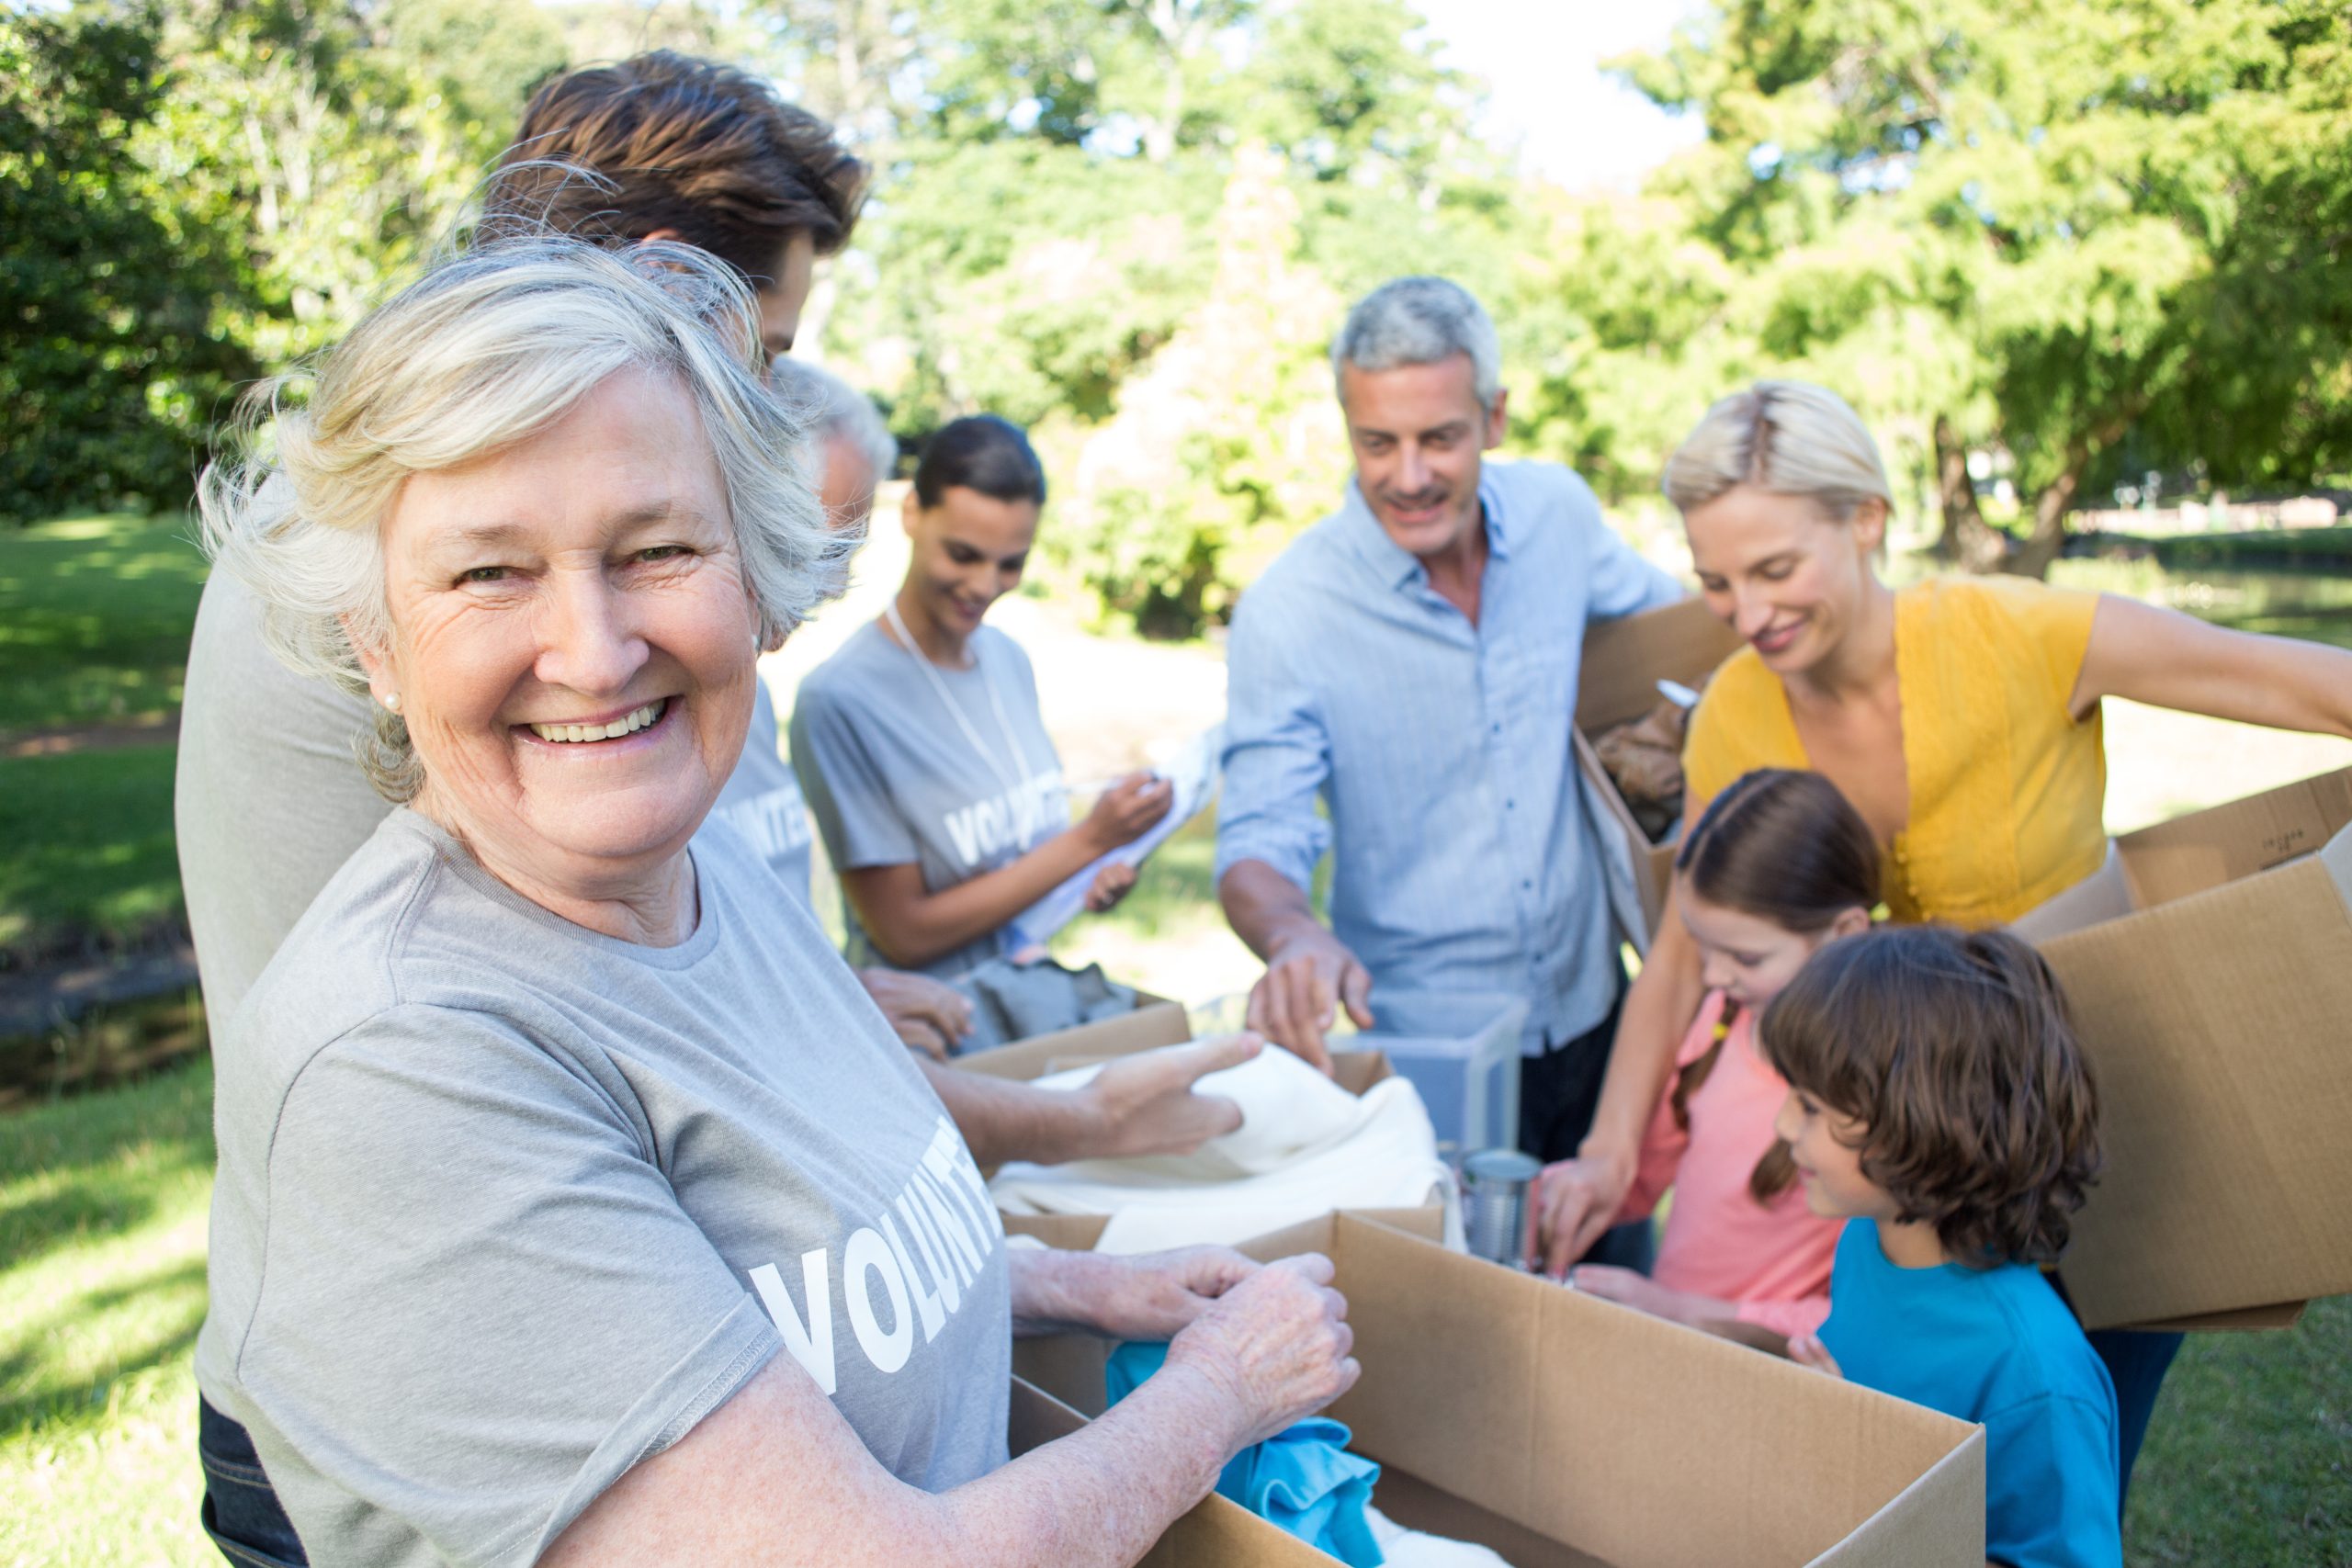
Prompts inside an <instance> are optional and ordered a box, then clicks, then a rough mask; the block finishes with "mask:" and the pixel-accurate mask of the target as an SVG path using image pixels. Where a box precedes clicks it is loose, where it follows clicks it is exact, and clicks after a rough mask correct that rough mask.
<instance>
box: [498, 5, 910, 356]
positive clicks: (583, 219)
mask: <svg viewBox="0 0 2352 1568" xmlns="http://www.w3.org/2000/svg"><path fill="white" fill-rule="evenodd" d="M583 171H584V172H585V174H586V175H588V176H589V177H586V178H582V177H581V175H582V172H583ZM867 175H868V170H867V169H866V166H865V164H863V163H861V162H859V161H858V160H857V158H855V157H854V156H853V155H852V154H851V153H850V152H848V151H847V150H846V149H845V148H843V147H842V145H841V143H840V142H838V141H835V140H834V139H833V128H832V127H831V126H830V125H828V124H826V123H825V122H824V121H823V120H821V119H819V118H817V117H816V116H815V115H813V114H810V113H809V111H808V110H807V109H804V108H801V107H797V106H796V105H793V104H788V103H786V102H785V101H784V100H783V99H782V98H779V97H778V96H776V95H775V89H774V88H772V87H770V86H769V85H767V84H766V83H764V82H763V81H761V80H759V79H758V78H757V77H755V76H752V75H750V74H748V73H744V72H741V71H738V70H736V69H734V68H733V67H732V66H727V65H718V64H714V63H712V62H709V61H707V60H695V59H692V58H690V57H688V56H686V55H683V54H674V53H673V52H671V51H668V50H656V51H654V52H652V53H650V54H640V55H639V56H638V57H637V58H636V59H634V60H625V61H622V62H620V63H619V64H617V65H595V66H590V67H588V68H587V69H585V70H581V71H574V72H571V73H568V74H566V75H563V76H559V77H557V78H556V79H555V80H553V81H551V82H549V83H548V84H547V85H545V86H543V87H541V88H540V89H539V90H538V91H537V93H535V94H533V95H532V97H531V102H530V107H527V108H526V109H525V110H524V111H523V123H522V126H521V128H520V129H518V130H516V131H515V143H514V145H513V146H511V147H509V148H508V149H507V150H506V152H505V154H504V156H503V157H501V158H500V159H499V168H498V173H497V175H495V176H494V177H493V178H492V181H491V186H490V195H489V201H488V206H489V218H490V220H492V223H495V222H496V221H497V220H499V219H501V218H517V219H521V220H526V221H528V222H531V223H534V224H539V225H544V226H546V227H548V228H551V229H559V230H561V231H563V232H565V233H568V234H578V235H580V236H581V237H582V238H583V239H592V240H602V241H605V242H607V243H621V244H633V243H637V242H639V241H642V240H676V241H679V242H682V243H685V244H689V245H693V246H695V247H696V248H697V249H699V250H705V251H708V252H709V253H710V254H712V255H715V256H717V257H718V259H719V260H721V261H723V262H725V263H727V265H729V266H731V267H733V268H734V269H735V270H736V271H737V272H739V273H741V274H742V276H743V277H744V279H745V280H746V281H747V282H749V283H750V284H751V285H752V289H753V290H754V291H755V292H756V293H757V294H758V296H759V301H760V329H761V333H760V335H761V338H762V340H763V342H764V343H765V344H766V345H767V351H768V353H769V354H770V355H780V354H788V353H790V352H791V351H792V340H793V336H794V333H795V332H796V331H797V328H798V326H799V321H800V308H801V306H802V305H803V304H804V303H806V302H807V300H808V298H809V280H810V276H811V273H812V270H813V269H814V267H815V265H816V258H817V257H819V256H820V255H831V254H833V253H834V252H835V251H838V250H839V249H841V247H842V246H843V245H845V244H847V243H849V236H850V231H851V230H852V229H853V228H854V227H855V226H856V224H857V213H858V208H859V206H860V205H861V204H862V203H863V202H864V201H865V182H866V177H867Z"/></svg>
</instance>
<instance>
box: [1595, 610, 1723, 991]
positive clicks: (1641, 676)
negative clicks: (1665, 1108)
mask: <svg viewBox="0 0 2352 1568" xmlns="http://www.w3.org/2000/svg"><path fill="white" fill-rule="evenodd" d="M1740 646H1741V643H1740V637H1739V634H1738V633H1736V632H1735V631H1733V630H1732V629H1731V628H1730V627H1729V626H1725V625H1724V623H1723V622H1722V621H1721V620H1720V619H1718V618H1717V617H1716V615H1715V614H1714V612H1713V611H1712V610H1709V609H1708V608H1707V606H1706V604H1705V603H1704V602H1703V601H1701V600H1698V599H1684V600H1681V601H1679V603H1676V604H1668V605H1666V606H1665V607H1663V608H1661V609H1657V610H1648V611H1645V612H1644V613H1643V614H1641V615H1627V616H1625V617H1623V619H1620V620H1613V621H1595V622H1594V623H1593V624H1592V626H1591V627H1590V628H1589V630H1587V631H1586V633H1585V637H1584V657H1583V661H1582V663H1581V664H1580V665H1579V666H1578V672H1577V723H1576V733H1575V735H1574V737H1573V738H1572V744H1573V745H1574V746H1575V748H1576V760H1577V772H1578V773H1580V774H1581V775H1583V778H1584V782H1585V793H1586V797H1587V799H1588V800H1589V802H1590V804H1591V806H1592V808H1593V811H1594V814H1595V818H1596V820H1595V823H1594V827H1595V828H1596V829H1597V830H1600V831H1602V832H1606V833H1609V834H1610V835H1611V838H1612V839H1613V840H1614V841H1615V842H1616V843H1617V844H1619V845H1621V846H1622V852H1623V856H1624V860H1625V863H1624V865H1623V867H1621V869H1624V870H1628V871H1630V874H1631V875H1632V879H1633V881H1632V886H1631V887H1629V888H1612V889H1611V892H1612V895H1613V897H1612V903H1613V904H1614V905H1615V906H1616V908H1617V918H1618V923H1619V924H1620V925H1623V926H1624V927H1626V928H1627V929H1626V935H1627V937H1628V938H1629V939H1630V940H1631V941H1632V942H1633V943H1634V947H1635V948H1636V949H1637V950H1638V951H1640V952H1643V953H1647V952H1648V951H1649V945H1650V935H1651V933H1652V932H1654V931H1657V920H1658V915H1659V913H1660V911H1661V910H1662V909H1663V908H1665V905H1666V889H1667V885H1668V883H1669V882H1671V881H1672V880H1673V878H1674V851H1675V844H1674V842H1673V841H1672V840H1668V842H1666V843H1663V844H1653V843H1651V842H1650V841H1649V839H1648V837H1647V835H1645V834H1644V833H1643V831H1642V829H1641V827H1640V825H1639V824H1637V823H1636V822H1635V821H1634V814H1633V811H1632V810H1631V808H1629V807H1627V806H1626V805H1625V801H1624V797H1623V795H1619V794H1618V793H1617V786H1616V784H1614V783H1612V782H1611V780H1610V777H1609V774H1608V773H1607V772H1605V771H1604V770H1603V769H1602V768H1601V765H1600V756H1599V755H1598V754H1597V753H1596V752H1595V751H1594V750H1593V749H1592V738H1593V737H1594V736H1597V735H1599V734H1600V733H1601V732H1602V731H1603V730H1606V729H1609V728H1611V727H1613V726H1615V725H1620V724H1623V723H1625V722H1626V721H1627V720H1629V719H1635V718H1639V717H1640V716H1642V715H1644V714H1645V713H1647V712H1649V710H1650V709H1651V708H1652V707H1654V706H1655V705H1657V700H1658V690H1657V683H1658V682H1660V681H1662V680H1664V681H1679V682H1681V683H1682V684H1683V685H1686V686H1690V687H1692V688H1694V689H1695V688H1697V687H1701V686H1703V685H1705V684H1706V683H1707V680H1708V677H1710V676H1712V675H1713V674H1714V672H1715V670H1716V668H1717V667H1718V666H1720V665H1721V664H1722V663H1723V661H1724V660H1726V659H1728V658H1730V657H1731V656H1732V655H1733V654H1735V653H1736V652H1738V651H1739V649H1740ZM1636 922H1638V925H1639V929H1638V930H1635V929H1634V926H1635V924H1636Z"/></svg>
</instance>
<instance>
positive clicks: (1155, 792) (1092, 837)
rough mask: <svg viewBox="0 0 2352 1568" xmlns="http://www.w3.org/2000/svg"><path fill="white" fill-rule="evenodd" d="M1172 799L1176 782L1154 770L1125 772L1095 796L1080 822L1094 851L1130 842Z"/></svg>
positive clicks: (1105, 851) (1146, 829)
mask: <svg viewBox="0 0 2352 1568" xmlns="http://www.w3.org/2000/svg"><path fill="white" fill-rule="evenodd" d="M1175 803H1176V786H1175V785H1174V784H1170V783H1169V782H1168V781H1167V780H1166V779H1163V778H1161V777H1159V775H1158V774H1157V773H1129V774H1128V775H1127V776H1126V777H1125V778H1123V779H1121V780H1120V781H1119V782H1118V783H1117V784H1113V785H1112V786H1111V787H1110V788H1109V789H1106V790H1104V791H1103V793H1102V795H1100V796H1099V797H1097V798H1096V800H1095V802H1094V806H1093V808H1092V809H1091V810H1090V811H1088V812H1087V814H1086V820H1085V821H1083V822H1081V823H1080V824H1079V826H1080V829H1082V830H1083V831H1084V832H1085V834H1086V836H1087V839H1088V840H1089V841H1090V842H1091V843H1092V844H1093V846H1094V850H1095V852H1096V853H1097V854H1108V853H1109V852H1111V851H1113V850H1115V849H1117V848H1118V847H1119V846H1120V845H1122V844H1132V843H1134V842H1135V841H1136V840H1137V839H1140V838H1142V837H1143V836H1144V835H1145V834H1146V833H1148V832H1150V831H1151V829H1153V828H1154V827H1155V826H1156V825H1158V823H1159V819H1160V818H1163V817H1165V816H1167V815H1168V808H1169V807H1170V806H1173V805H1174V804H1175Z"/></svg>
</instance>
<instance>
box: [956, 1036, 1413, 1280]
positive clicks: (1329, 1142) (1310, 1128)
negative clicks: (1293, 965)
mask: <svg viewBox="0 0 2352 1568" xmlns="http://www.w3.org/2000/svg"><path fill="white" fill-rule="evenodd" d="M1098 1070H1099V1068H1094V1067H1087V1068H1081V1069H1078V1070H1077V1071H1074V1072H1071V1073H1064V1074H1057V1075H1055V1076H1054V1077H1049V1078H1046V1079H1043V1080H1041V1082H1043V1083H1045V1084H1046V1085H1047V1086H1048V1087H1052V1088H1073V1087H1076V1086H1078V1085H1080V1084H1082V1083H1084V1082H1085V1081H1086V1079H1087V1078H1088V1077H1091V1075H1092V1074H1093V1073H1094V1072H1096V1071H1098ZM1199 1087H1200V1089H1201V1091H1202V1092H1203V1093H1207V1094H1223V1095H1226V1096H1228V1097H1229V1098H1231V1099H1233V1100H1236V1101H1237V1102H1238V1103H1239V1104H1240V1105H1241V1107H1242V1116H1243V1121H1242V1125H1241V1127H1240V1129H1239V1130H1238V1131H1237V1132H1235V1133H1232V1134H1227V1135H1226V1136H1225V1137H1222V1138H1216V1139H1212V1140H1211V1141H1210V1142H1209V1143H1208V1144H1207V1145H1204V1146H1203V1147H1202V1148H1201V1149H1200V1150H1199V1151H1197V1152H1195V1153H1193V1154H1190V1155H1182V1156H1174V1155H1168V1156H1152V1157H1149V1158H1139V1159H1122V1160H1077V1161H1073V1162H1071V1163H1070V1164H1068V1165H1061V1166H1035V1165H1022V1164H1013V1165H1008V1166H1006V1167H1004V1168H1002V1169H1001V1170H1000V1171H998V1172H997V1175H996V1179H994V1180H993V1181H991V1182H990V1183H989V1190H990V1191H992V1192H993V1193H994V1194H995V1196H996V1201H997V1206H998V1207H999V1208H1001V1209H1002V1210H1003V1211H1004V1212H1005V1213H1013V1214H1110V1215H1112V1216H1113V1220H1112V1222H1111V1224H1110V1225H1108V1226H1106V1227H1105V1229H1104V1232H1103V1239H1102V1241H1100V1242H1099V1243H1098V1244H1097V1249H1098V1250H1100V1251H1104V1252H1150V1251H1158V1250H1159V1249H1160V1248H1162V1247H1182V1246H1191V1245H1197V1244H1200V1243H1205V1242H1221V1243H1227V1244H1230V1243H1233V1242H1238V1241H1246V1240H1248V1239H1249V1238H1250V1237H1251V1236H1254V1235H1263V1234H1265V1233H1266V1232H1268V1231H1271V1230H1276V1229H1279V1228H1281V1227H1282V1226H1283V1225H1287V1224H1296V1223H1298V1222H1299V1221H1302V1220H1309V1219H1313V1218H1315V1217H1316V1216H1317V1215H1320V1214H1325V1213H1329V1212H1330V1211H1331V1210H1333V1209H1391V1208H1412V1207H1416V1206H1418V1205H1419V1204H1422V1203H1427V1202H1429V1201H1431V1196H1432V1193H1433V1192H1434V1193H1436V1194H1438V1195H1440V1196H1442V1195H1443V1194H1444V1193H1446V1192H1449V1191H1450V1190H1452V1188H1451V1179H1450V1173H1449V1172H1448V1171H1447V1170H1446V1168H1445V1166H1444V1163H1443V1162H1442V1161H1441V1160H1440V1159H1439V1158H1438V1155H1437V1134H1436V1133H1435V1132H1434V1131H1433V1130H1432V1129H1431V1127H1430V1118H1429V1112H1428V1111H1427V1110H1426V1109H1424V1108H1423V1106H1422V1104H1421V1099H1420V1096H1419V1093H1418V1092H1416V1091H1415V1089H1414V1088H1413V1086H1412V1085H1411V1084H1410V1083H1409V1082H1408V1081H1407V1080H1406V1079H1404V1078H1401V1077H1392V1078H1386V1079H1384V1080H1382V1081H1381V1082H1379V1083H1376V1084H1374V1086H1373V1087H1372V1088H1371V1089H1367V1090H1366V1091H1365V1092H1364V1093H1363V1095H1362V1096H1361V1097H1359V1096H1356V1095H1351V1094H1350V1093H1348V1092H1347V1091H1346V1090H1345V1089H1341V1088H1340V1087H1339V1086H1338V1085H1337V1084H1334V1083H1332V1082H1331V1081H1330V1080H1329V1078H1326V1077H1323V1075H1322V1074H1320V1073H1318V1072H1317V1071H1316V1070H1315V1069H1314V1068H1312V1067H1310V1066H1307V1065H1306V1063H1304V1062H1302V1061H1300V1060H1299V1059H1298V1058H1297V1057H1295V1056H1293V1055H1291V1054H1290V1053H1289V1052H1287V1051H1281V1050H1274V1049H1269V1050H1267V1051H1264V1052H1262V1053H1261V1054H1260V1055H1258V1056H1257V1057H1255V1058H1254V1059H1252V1060H1250V1061H1249V1062H1245V1063H1243V1064H1242V1065H1241V1066H1238V1067H1233V1068H1228V1069H1227V1070H1226V1071H1224V1072H1220V1073H1212V1074H1210V1075H1209V1076H1208V1077H1204V1078H1203V1079H1202V1080H1201V1081H1200V1086H1199Z"/></svg>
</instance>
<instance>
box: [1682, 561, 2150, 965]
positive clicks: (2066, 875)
mask: <svg viewBox="0 0 2352 1568" xmlns="http://www.w3.org/2000/svg"><path fill="white" fill-rule="evenodd" d="M2097 611H2098V594H2096V593H2086V592H2076V591H2073V590H2067V589H2056V588H2049V587H2045V586H2044V585H2042V584H2041V583H2039V582H2030V581H2025V580H2023V579H2019V578H1969V579H1954V580H1948V581H1947V580H1933V581H1927V582H1922V583H1919V584H1917V586H1915V587H1911V588H1905V589H1903V590H1901V591H1900V592H1897V593H1896V594H1895V596H1894V671H1895V682H1896V684H1897V687H1898V688H1899V690H1900V693H1901V697H1902V703H1903V753H1904V755H1903V765H1904V772H1905V776H1906V778H1907V780H1908V783H1909V786H1910V793H1911V811H1910V824H1909V826H1908V827H1906V828H1905V829H1904V830H1903V831H1902V832H1901V833H1898V834H1896V835H1895V838H1894V843H1893V844H1891V845H1889V846H1888V847H1887V852H1886V861H1885V864H1884V867H1883V878H1882V886H1883V889H1884V894H1885V898H1886V905H1887V909H1888V912H1889V913H1890V914H1892V915H1893V917H1894V919H1897V920H1906V921H1910V920H1931V919H1933V920H1950V921H1952V922H1953V923H1955V924H1957V925H1962V926H1969V927H1983V926H1993V925H1999V924H2001V923H2003V922H2004V921H2007V920H2012V919H2016V918H2017V917H2018V916H2019V915H2021V914H2023V913H2025V912H2026V911H2027V910H2028V909H2030V908H2034V907H2035V906H2036V905H2038V904H2041V903H2042V902H2043V901H2044V900H2046V899H2048V898H2050V897H2052V895H2054V894H2057V893H2059V892H2062V891H2064V889H2066V888H2068V887H2071V886H2074V885H2075V883H2077V882H2080V881H2081V880H2082V879H2083V878H2084V877H2086V876H2088V875H2090V874H2091V873H2093V872H2095V871H2097V870H2098V868H2099V863H2100V862H2101V861H2102V860H2104V859H2105V857H2106V853H2107V830H2106V827H2105V825H2104V822H2103V820H2102V811H2103V808H2104V807H2105V804H2106V799H2107V748H2106V743H2105V734H2104V731H2103V730H2102V728H2101V727H2100V722H2099V715H2098V713H2097V712H2094V713H2093V714H2092V715H2091V716H2090V717H2089V718H2088V719H2086V720H2085V721H2084V722H2083V723H2080V724H2077V723H2075V720H2074V717H2073V716H2072V715H2071V714H2069V713H2068V711H2067V704H2068V699H2069V698H2071V697H2072V696H2073V694H2074V690H2075V679H2076V677H2077V676H2078V675H2080V673H2081V672H2082V668H2083V654H2084V652H2085V650H2086V649H2088V648H2089V646H2090V637H2091V617H2092V615H2094V614H2096V613H2097ZM1809 766H1811V763H1810V762H1809V761H1808V760H1807V759H1806V756H1805V751H1804V742H1803V741H1801V740H1800V739H1798V738H1797V727H1796V720H1795V719H1794V718H1793V717H1792V716H1791V714H1790V712H1789V698H1788V693H1787V690H1786V689H1785V688H1784V687H1783V686H1782V685H1781V681H1780V677H1778V676H1776V675H1774V674H1773V673H1772V672H1771V671H1770V670H1768V669H1766V668H1765V667H1764V661H1763V660H1761V659H1760V658H1758V656H1757V653H1756V650H1755V649H1752V648H1744V649H1740V650H1739V652H1737V653H1736V654H1734V655H1733V656H1732V657H1731V658H1730V659H1729V660H1726V661H1725V662H1724V667H1723V668H1722V669H1721V670H1719V671H1716V672H1715V677H1714V680H1713V682H1710V683H1709V685H1708V687H1707V694H1706V696H1705V697H1704V698H1703V699H1702V701H1701V702H1700V704H1699V708H1698V711H1697V712H1696V713H1694V714H1692V715H1691V730H1690V735H1689V737H1688V739H1686V740H1685V741H1684V743H1683V750H1682V767H1683V773H1684V774H1685V776H1686V780H1687V786H1686V787H1687V796H1686V811H1687V813H1688V816H1687V817H1686V820H1695V819H1696V818H1697V816H1698V814H1699V812H1700V811H1701V810H1702V809H1703V807H1705V804H1706V803H1707V802H1708V801H1710V800H1712V799H1713V798H1714V796H1715V795H1716V793H1717V792H1718V791H1720V790H1721V789H1722V788H1723V787H1724V785H1725V784H1730V783H1731V782H1732V781H1733V780H1734V779H1736V778H1737V777H1739V775H1740V774H1742V773H1747V771H1748V770H1749V769H1751V768H1804V767H1809Z"/></svg>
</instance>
